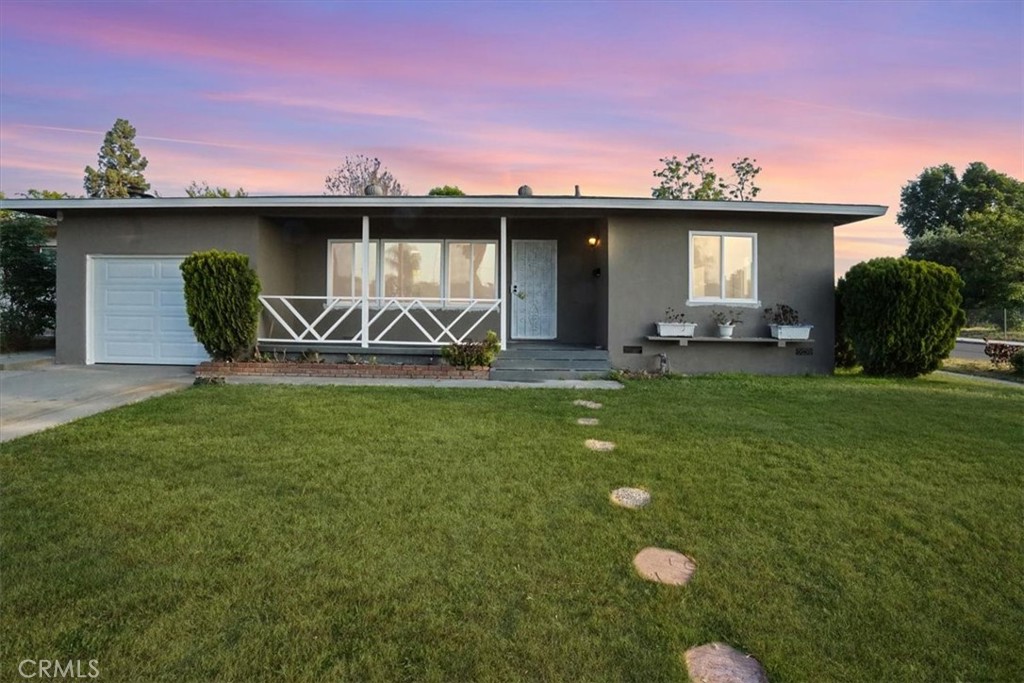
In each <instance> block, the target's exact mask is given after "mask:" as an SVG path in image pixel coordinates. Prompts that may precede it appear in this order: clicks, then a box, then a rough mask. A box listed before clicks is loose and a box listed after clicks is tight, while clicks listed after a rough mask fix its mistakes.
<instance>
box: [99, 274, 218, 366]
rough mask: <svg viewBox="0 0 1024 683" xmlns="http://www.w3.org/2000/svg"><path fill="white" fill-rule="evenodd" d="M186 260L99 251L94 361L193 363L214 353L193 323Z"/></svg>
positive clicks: (150, 363)
mask: <svg viewBox="0 0 1024 683" xmlns="http://www.w3.org/2000/svg"><path fill="white" fill-rule="evenodd" d="M181 261H182V259H181V257H150V256H147V257H141V256H140V257H135V256H132V257H106V256H96V257H93V259H92V339H91V340H90V341H91V351H92V354H91V355H92V361H93V362H95V363H144V364H148V365H193V364H195V363H199V362H200V361H204V360H207V359H208V356H207V355H206V351H205V350H204V349H203V347H202V345H200V344H199V343H198V342H197V341H196V338H195V335H194V334H193V333H192V328H191V327H189V324H188V315H187V314H186V313H185V294H184V291H183V290H184V285H183V283H182V279H181V270H179V268H178V266H180V265H181Z"/></svg>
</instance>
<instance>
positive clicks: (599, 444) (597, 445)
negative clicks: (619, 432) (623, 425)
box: [583, 439, 615, 451]
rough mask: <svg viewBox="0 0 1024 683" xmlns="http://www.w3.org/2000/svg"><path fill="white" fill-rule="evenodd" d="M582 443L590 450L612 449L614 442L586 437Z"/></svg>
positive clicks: (613, 448)
mask: <svg viewBox="0 0 1024 683" xmlns="http://www.w3.org/2000/svg"><path fill="white" fill-rule="evenodd" d="M583 445H584V446H586V447H587V448H589V449H590V450H592V451H614V450H615V444H613V443H612V442H611V441H600V440H598V439H587V440H586V441H584V442H583Z"/></svg>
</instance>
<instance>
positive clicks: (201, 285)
mask: <svg viewBox="0 0 1024 683" xmlns="http://www.w3.org/2000/svg"><path fill="white" fill-rule="evenodd" d="M181 273H182V275H183V276H184V280H185V309H186V311H187V312H188V324H189V325H191V326H192V330H193V331H194V332H195V334H196V339H198V340H199V343H200V344H202V345H203V347H204V348H205V349H206V352H207V353H208V354H210V355H211V356H212V357H213V358H214V359H215V360H240V359H243V358H247V357H248V356H249V355H250V354H251V353H252V349H253V347H254V346H255V344H256V332H257V329H258V326H259V320H260V300H259V294H260V280H259V277H258V276H257V275H256V271H255V270H253V269H252V268H251V267H250V266H249V257H248V256H246V255H245V254H238V253H235V252H231V251H217V250H216V249H213V250H210V251H202V252H196V253H194V254H192V255H191V256H189V257H187V258H186V259H185V260H184V261H182V263H181Z"/></svg>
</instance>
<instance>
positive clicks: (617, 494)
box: [610, 486, 651, 510]
mask: <svg viewBox="0 0 1024 683" xmlns="http://www.w3.org/2000/svg"><path fill="white" fill-rule="evenodd" d="M610 498H611V499H612V502H613V503H615V504H616V505H618V506H619V507H624V508H629V509H630V510H637V509H639V508H642V507H644V506H645V505H647V504H648V503H650V502H651V494H650V493H648V492H647V491H644V490H643V489H636V488H631V487H629V486H623V487H622V488H620V489H615V490H614V491H612V493H611V496H610Z"/></svg>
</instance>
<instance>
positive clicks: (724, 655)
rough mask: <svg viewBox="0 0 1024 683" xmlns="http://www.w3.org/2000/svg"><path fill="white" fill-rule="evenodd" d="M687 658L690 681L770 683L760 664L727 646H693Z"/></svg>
mask: <svg viewBox="0 0 1024 683" xmlns="http://www.w3.org/2000/svg"><path fill="white" fill-rule="evenodd" d="M684 658H685V659H686V668H687V670H688V671H689V672H690V678H691V679H692V680H694V681H698V682H699V683H768V676H767V675H766V674H765V672H764V669H763V668H762V667H761V663H760V662H758V661H757V660H756V659H754V658H753V657H751V656H750V655H748V654H744V653H742V652H740V651H739V650H737V649H735V648H732V647H729V646H728V645H726V644H725V643H708V644H707V645H700V646H698V647H691V648H690V649H689V650H687V651H686V654H685V655H684Z"/></svg>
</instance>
